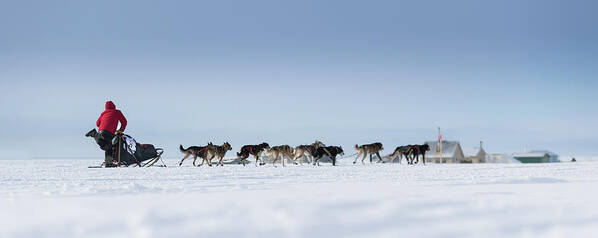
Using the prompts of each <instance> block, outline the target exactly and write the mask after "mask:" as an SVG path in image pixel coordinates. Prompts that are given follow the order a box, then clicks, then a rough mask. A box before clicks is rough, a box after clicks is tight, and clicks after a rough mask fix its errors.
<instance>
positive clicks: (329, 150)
mask: <svg viewBox="0 0 598 238" xmlns="http://www.w3.org/2000/svg"><path fill="white" fill-rule="evenodd" d="M311 155H312V156H313V157H314V158H315V159H314V165H316V164H317V165H320V163H319V160H320V159H322V157H324V156H325V155H326V156H328V157H330V159H331V160H332V166H336V156H337V155H345V152H344V151H343V148H342V147H340V146H327V147H318V148H317V149H315V150H313V151H312V152H311Z"/></svg>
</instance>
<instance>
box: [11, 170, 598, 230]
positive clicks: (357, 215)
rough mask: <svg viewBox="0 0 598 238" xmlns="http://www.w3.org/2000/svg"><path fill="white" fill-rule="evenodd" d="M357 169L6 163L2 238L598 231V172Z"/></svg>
mask: <svg viewBox="0 0 598 238" xmlns="http://www.w3.org/2000/svg"><path fill="white" fill-rule="evenodd" d="M167 162H169V160H167ZM170 162H172V163H175V162H176V161H175V160H172V161H170ZM350 162H351V161H348V160H343V161H341V163H340V166H337V167H332V166H330V164H323V165H322V166H319V167H314V166H310V165H303V166H296V165H289V166H287V167H281V166H278V167H277V168H274V167H272V165H271V164H269V165H266V166H261V167H255V166H253V165H250V166H245V167H243V166H241V165H225V166H224V167H199V168H196V167H191V166H184V167H178V166H175V165H174V164H172V165H170V164H169V167H166V168H114V169H87V166H88V165H89V164H90V163H92V161H89V160H59V161H48V160H5V161H0V210H1V211H2V212H1V213H0V222H2V224H3V226H0V237H82V236H83V237H106V236H111V237H167V236H168V237H204V236H208V237H231V236H235V237H331V236H332V237H397V236H400V235H404V236H407V235H409V236H416V237H584V236H585V237H588V236H593V235H595V234H596V233H597V232H598V230H597V228H596V227H598V203H597V202H596V201H598V192H596V191H594V188H596V187H597V185H598V163H591V162H588V163H556V164H458V165H450V164H443V165H438V164H428V165H426V166H422V165H416V166H407V165H399V164H366V165H361V164H359V163H358V164H357V165H353V164H349V163H350Z"/></svg>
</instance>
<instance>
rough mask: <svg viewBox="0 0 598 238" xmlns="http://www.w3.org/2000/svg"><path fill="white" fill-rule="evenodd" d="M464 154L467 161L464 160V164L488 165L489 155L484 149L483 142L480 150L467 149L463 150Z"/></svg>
mask: <svg viewBox="0 0 598 238" xmlns="http://www.w3.org/2000/svg"><path fill="white" fill-rule="evenodd" d="M463 154H464V155H465V159H463V161H462V163H486V157H487V155H488V154H487V153H486V151H485V150H484V148H483V147H482V142H481V141H480V147H479V148H465V149H463Z"/></svg>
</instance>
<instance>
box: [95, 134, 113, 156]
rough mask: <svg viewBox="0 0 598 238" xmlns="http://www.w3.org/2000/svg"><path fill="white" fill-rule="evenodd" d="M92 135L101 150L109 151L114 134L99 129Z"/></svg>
mask: <svg viewBox="0 0 598 238" xmlns="http://www.w3.org/2000/svg"><path fill="white" fill-rule="evenodd" d="M92 137H93V138H94V139H95V140H96V143H98V145H99V146H100V149H102V150H103V151H106V152H108V151H110V150H111V147H112V139H114V134H112V133H110V132H109V131H104V130H101V131H99V132H97V133H95V135H92Z"/></svg>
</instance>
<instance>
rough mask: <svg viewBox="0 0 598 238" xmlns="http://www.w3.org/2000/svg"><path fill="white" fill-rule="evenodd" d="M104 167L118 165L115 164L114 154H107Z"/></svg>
mask: <svg viewBox="0 0 598 238" xmlns="http://www.w3.org/2000/svg"><path fill="white" fill-rule="evenodd" d="M104 167H106V168H110V167H116V165H115V164H114V158H112V156H110V155H106V159H105V160H104Z"/></svg>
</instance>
